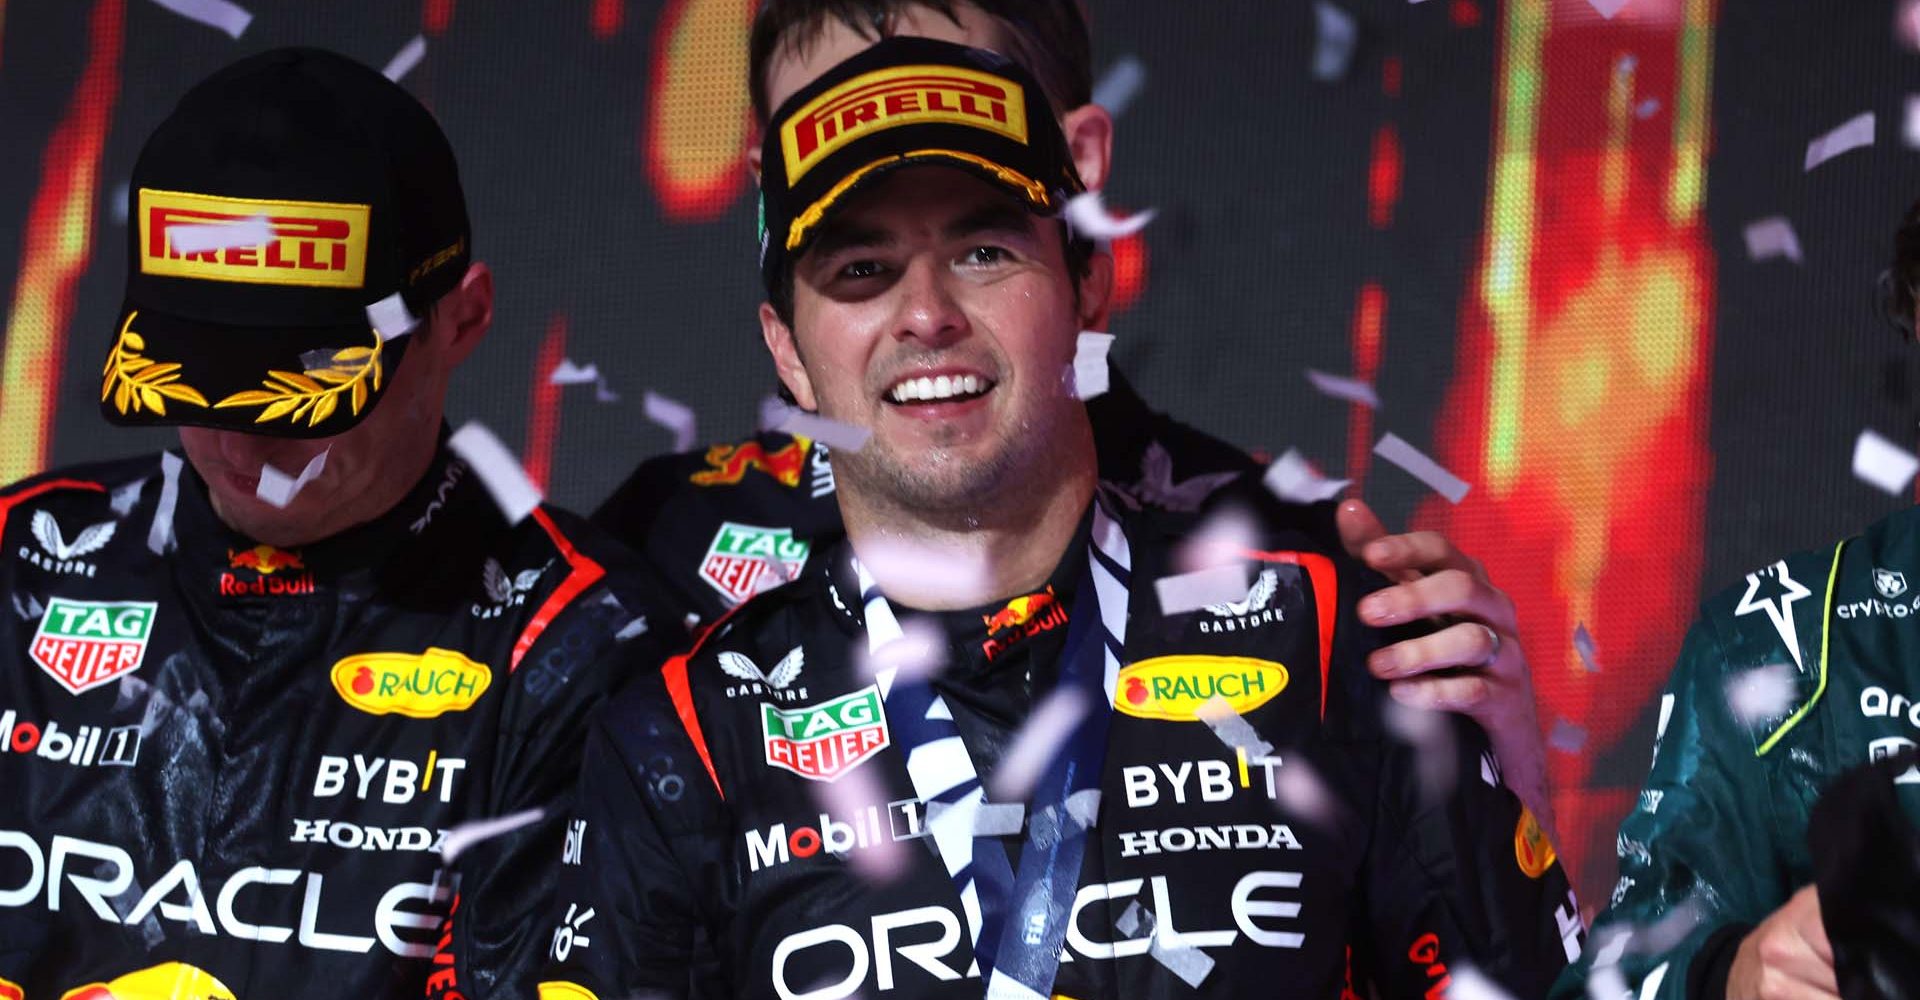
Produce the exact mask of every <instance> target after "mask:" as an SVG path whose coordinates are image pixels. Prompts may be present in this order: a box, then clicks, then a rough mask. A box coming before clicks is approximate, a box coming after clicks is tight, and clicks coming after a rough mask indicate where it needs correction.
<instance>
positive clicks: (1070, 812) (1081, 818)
mask: <svg viewBox="0 0 1920 1000" xmlns="http://www.w3.org/2000/svg"><path fill="white" fill-rule="evenodd" d="M1067 818H1068V819H1070V820H1072V821H1073V822H1074V823H1076V824H1078V825H1080V826H1081V827H1084V828H1086V829H1088V830H1091V829H1093V828H1094V826H1095V825H1096V824H1097V823H1099V821H1100V789H1098V788H1082V789H1081V790H1079V791H1077V792H1074V793H1073V794H1072V795H1069V796H1067Z"/></svg>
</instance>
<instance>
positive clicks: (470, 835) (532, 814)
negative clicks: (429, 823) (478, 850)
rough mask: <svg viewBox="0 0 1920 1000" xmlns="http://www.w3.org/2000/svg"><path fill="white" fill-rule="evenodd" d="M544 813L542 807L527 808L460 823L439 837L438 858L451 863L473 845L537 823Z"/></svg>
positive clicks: (445, 862) (448, 863)
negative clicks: (508, 813)
mask: <svg viewBox="0 0 1920 1000" xmlns="http://www.w3.org/2000/svg"><path fill="white" fill-rule="evenodd" d="M546 814H547V813H546V810H544V809H527V810H523V811H521V812H517V813H513V814H511V815H507V816H501V817H498V818H496V819H483V820H476V821H474V822H472V823H462V824H460V825H459V826H456V827H454V828H453V829H451V830H448V831H447V835H446V836H445V837H444V838H442V839H441V841H440V860H441V862H442V863H443V864H447V865H451V864H453V861H454V859H455V858H458V857H459V856H460V855H461V854H464V853H466V850H467V849H468V848H470V847H472V846H473V845H475V844H478V843H480V842H481V841H483V840H492V839H493V838H495V837H499V836H502V835H505V834H509V833H512V832H513V831H515V830H518V829H520V828H521V827H523V826H528V825H531V824H534V823H538V822H540V817H542V816H545V815H546Z"/></svg>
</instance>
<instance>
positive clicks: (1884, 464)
mask: <svg viewBox="0 0 1920 1000" xmlns="http://www.w3.org/2000/svg"><path fill="white" fill-rule="evenodd" d="M1915 473H1920V458H1915V457H1914V456H1913V453H1912V452H1910V451H1908V450H1906V449H1905V448H1902V447H1900V446H1899V445H1897V444H1894V443H1893V442H1892V441H1889V440H1887V439H1886V438H1884V437H1881V436H1880V435H1879V434H1877V433H1875V432H1873V431H1870V430H1867V431H1861V432H1860V437H1859V439H1858V440H1856V441H1854V443H1853V474H1854V475H1855V476H1857V477H1858V478H1860V479H1861V480H1862V481H1864V482H1866V483H1867V484H1868V485H1871V486H1874V487H1876V488H1878V489H1879V490H1880V491H1881V492H1884V493H1887V494H1890V495H1892V496H1896V497H1897V496H1900V495H1902V494H1903V493H1905V492H1906V489H1907V484H1908V483H1910V482H1912V481H1913V477H1914V474H1915Z"/></svg>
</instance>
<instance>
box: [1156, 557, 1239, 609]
mask: <svg viewBox="0 0 1920 1000" xmlns="http://www.w3.org/2000/svg"><path fill="white" fill-rule="evenodd" d="M1250 586H1252V583H1251V581H1250V580H1249V579H1248V577H1247V567H1246V564H1245V563H1242V562H1238V561H1236V562H1233V563H1229V564H1227V565H1222V566H1214V567H1212V568H1209V569H1203V570H1197V571H1195V572H1192V573H1178V574H1175V575H1173V576H1163V577H1161V578H1160V579H1158V580H1155V581H1153V592H1154V593H1155V594H1157V595H1159V598H1160V613H1161V614H1163V615H1179V614H1185V613H1187V612H1189V611H1198V610H1200V609H1201V608H1204V607H1206V606H1207V605H1209V604H1230V603H1232V602H1234V601H1238V600H1240V599H1242V598H1244V597H1246V596H1247V589H1248V588H1249V587H1250Z"/></svg>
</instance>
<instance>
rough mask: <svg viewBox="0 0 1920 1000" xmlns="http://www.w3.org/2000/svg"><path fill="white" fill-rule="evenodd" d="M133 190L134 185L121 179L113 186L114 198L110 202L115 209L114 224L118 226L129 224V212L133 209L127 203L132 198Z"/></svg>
mask: <svg viewBox="0 0 1920 1000" xmlns="http://www.w3.org/2000/svg"><path fill="white" fill-rule="evenodd" d="M132 190H133V185H132V184H130V183H128V182H127V181H121V182H120V183H118V184H115V185H114V186H113V198H112V199H111V200H110V201H109V202H108V204H109V206H110V207H111V208H112V210H113V224H114V225H116V226H124V225H126V224H127V213H128V212H130V211H132V209H131V208H130V207H128V204H127V203H128V201H129V200H130V198H131V192H132Z"/></svg>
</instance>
